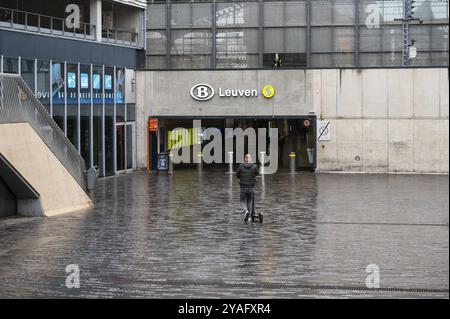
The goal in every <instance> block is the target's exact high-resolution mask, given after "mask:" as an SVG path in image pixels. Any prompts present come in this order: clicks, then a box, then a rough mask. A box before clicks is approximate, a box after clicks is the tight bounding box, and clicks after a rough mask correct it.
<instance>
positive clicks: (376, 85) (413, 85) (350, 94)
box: [136, 68, 449, 173]
mask: <svg viewBox="0 0 450 319" xmlns="http://www.w3.org/2000/svg"><path fill="white" fill-rule="evenodd" d="M136 83H137V105H136V112H137V114H136V116H137V165H138V168H144V167H145V166H146V152H147V145H146V120H147V118H148V117H149V116H171V117H176V116H192V117H201V116H228V117H230V116H244V117H245V116H250V117H252V116H271V115H273V116H279V117H283V116H302V115H308V114H310V112H314V113H315V114H316V116H317V118H318V119H324V120H330V121H331V140H330V141H323V142H318V152H317V162H318V163H317V164H318V165H317V169H318V171H354V172H386V173H387V172H416V173H448V170H449V169H448V163H449V160H448V155H449V154H448V149H449V147H448V143H449V140H448V139H449V125H448V123H449V122H448V114H449V104H448V98H449V97H448V85H449V83H448V70H447V69H445V68H439V69H360V70H357V69H323V70H236V71H142V72H137V80H136ZM197 83H208V84H210V85H212V86H213V87H214V88H217V87H219V86H220V87H223V88H258V89H261V88H262V87H263V85H265V84H271V85H272V86H274V88H275V90H276V95H275V96H274V97H273V98H272V99H270V100H267V99H265V98H264V97H262V96H258V97H257V98H218V97H217V96H215V97H213V98H212V99H211V100H209V101H205V102H199V101H196V100H194V99H193V98H192V97H191V96H190V93H189V92H190V89H191V87H192V86H193V85H195V84H197ZM216 94H217V92H216ZM357 159H359V160H357Z"/></svg>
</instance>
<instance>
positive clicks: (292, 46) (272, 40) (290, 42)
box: [264, 28, 306, 53]
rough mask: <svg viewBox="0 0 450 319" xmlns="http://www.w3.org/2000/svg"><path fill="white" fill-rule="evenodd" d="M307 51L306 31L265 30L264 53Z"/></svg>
mask: <svg viewBox="0 0 450 319" xmlns="http://www.w3.org/2000/svg"><path fill="white" fill-rule="evenodd" d="M305 51H306V30H305V29H302V28H276V29H269V28H265V29H264V53H275V52H283V53H297V52H305Z"/></svg>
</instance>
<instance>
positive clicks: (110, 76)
mask: <svg viewBox="0 0 450 319" xmlns="http://www.w3.org/2000/svg"><path fill="white" fill-rule="evenodd" d="M103 86H104V89H105V103H107V104H114V86H115V84H114V68H109V67H108V68H105V75H104V77H103Z"/></svg>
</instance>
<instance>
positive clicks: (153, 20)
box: [147, 3, 166, 29]
mask: <svg viewBox="0 0 450 319" xmlns="http://www.w3.org/2000/svg"><path fill="white" fill-rule="evenodd" d="M165 27H166V4H153V3H152V5H151V8H149V9H148V10H147V28H149V29H161V28H165Z"/></svg>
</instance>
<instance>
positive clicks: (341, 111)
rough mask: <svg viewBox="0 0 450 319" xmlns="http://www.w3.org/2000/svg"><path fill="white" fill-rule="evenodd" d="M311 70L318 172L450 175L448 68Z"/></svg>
mask: <svg viewBox="0 0 450 319" xmlns="http://www.w3.org/2000/svg"><path fill="white" fill-rule="evenodd" d="M311 72H312V82H313V87H314V93H313V104H314V110H315V112H316V114H317V116H318V117H319V118H323V119H324V120H330V121H331V134H332V135H331V140H330V141H323V142H318V148H317V152H318V154H317V158H318V167H317V168H318V170H319V171H357V172H385V173H388V172H415V173H448V171H449V157H448V156H449V153H448V149H449V147H448V143H449V125H448V123H449V121H448V112H449V104H448V103H449V102H448V85H449V83H448V70H447V69H365V70H313V71H311ZM358 157H359V160H357V159H358ZM355 158H356V159H355Z"/></svg>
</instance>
